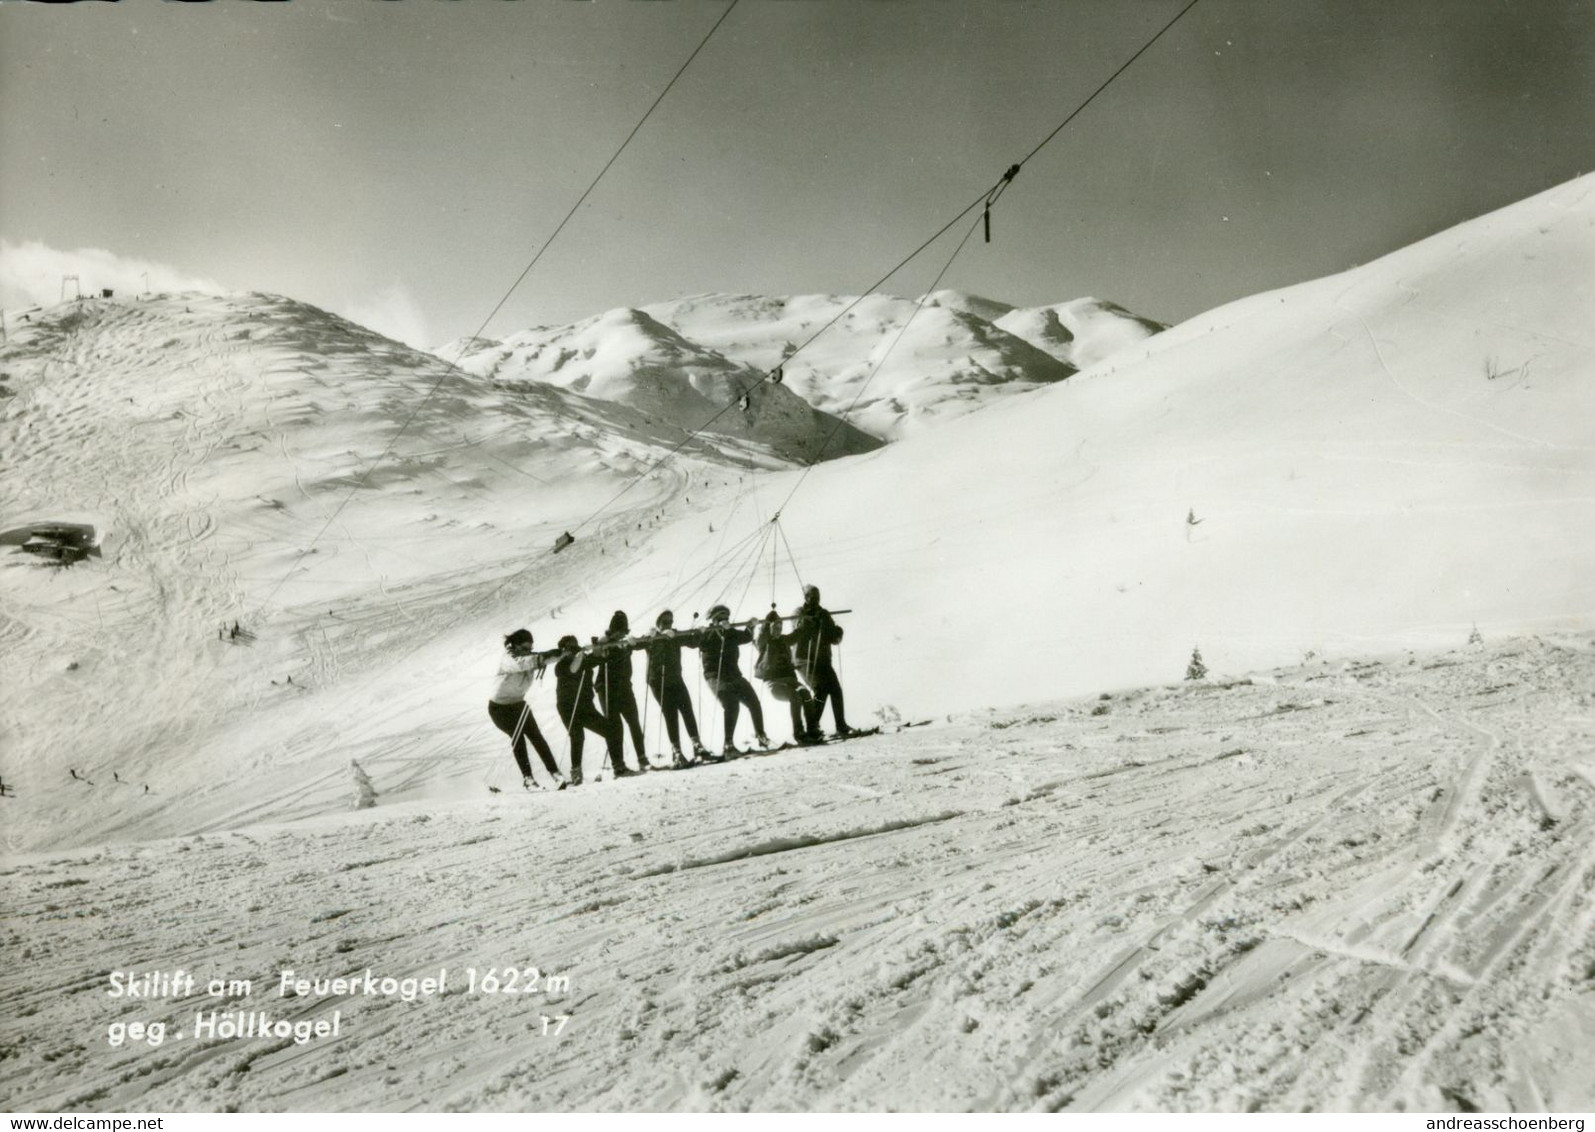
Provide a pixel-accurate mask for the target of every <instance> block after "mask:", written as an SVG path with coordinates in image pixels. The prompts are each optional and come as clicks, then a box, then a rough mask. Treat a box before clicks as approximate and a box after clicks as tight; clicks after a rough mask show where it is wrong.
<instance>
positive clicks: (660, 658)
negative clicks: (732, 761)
mask: <svg viewBox="0 0 1595 1132" xmlns="http://www.w3.org/2000/svg"><path fill="white" fill-rule="evenodd" d="M675 623H676V617H675V614H673V613H671V612H670V610H668V609H667V610H665V611H664V612H663V613H661V614H660V615H659V616H658V617H657V618H655V619H654V631H653V635H652V636H650V637H648V638H647V639H646V641H645V643H644V647H645V648H647V650H648V675H647V683H648V690H649V691H650V692H652V693H653V697H654V700H655V701H657V702H658V704H659V712H660V714H661V715H663V716H664V717H665V732H666V733H667V734H668V735H669V736H670V765H671V766H673V767H681V766H686V765H688V763H687V761H686V759H685V758H683V757H682V754H681V726H680V725H681V724H682V723H685V724H686V725H687V736H688V737H689V738H690V739H691V740H692V754H693V757H694V758H695V759H698V760H703V759H709V758H712V757H713V756H711V755H710V754H709V751H708V749H707V748H706V747H704V745H703V742H702V741H701V740H700V739H699V738H698V720H697V718H696V717H695V716H694V715H693V712H692V697H691V696H689V695H688V694H687V684H686V681H685V680H683V679H682V678H681V650H682V647H683V646H685V645H687V644H692V643H695V642H696V634H691V633H677V632H676V630H675Z"/></svg>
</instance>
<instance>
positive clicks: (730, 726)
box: [698, 605, 770, 757]
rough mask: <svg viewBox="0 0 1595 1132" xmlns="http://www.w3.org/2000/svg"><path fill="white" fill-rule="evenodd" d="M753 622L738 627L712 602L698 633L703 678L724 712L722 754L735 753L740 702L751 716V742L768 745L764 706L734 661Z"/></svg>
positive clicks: (747, 640)
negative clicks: (703, 625)
mask: <svg viewBox="0 0 1595 1132" xmlns="http://www.w3.org/2000/svg"><path fill="white" fill-rule="evenodd" d="M752 625H753V622H752V621H749V622H748V623H747V625H746V626H744V627H742V628H738V627H737V626H735V625H733V624H731V611H730V610H729V609H727V608H726V607H725V606H723V605H716V606H714V607H713V608H712V609H710V610H709V624H708V626H707V627H706V628H704V629H702V630H701V631H700V632H699V637H698V657H699V659H700V660H702V661H703V678H704V679H705V680H707V681H708V682H709V687H710V688H711V689H713V691H714V695H715V698H716V699H717V700H719V701H720V707H721V708H722V709H724V711H725V750H724V751H723V752H722V753H723V754H724V755H725V756H726V757H731V756H734V755H737V754H739V753H740V752H739V751H738V750H737V746H736V742H735V735H736V730H737V717H738V716H739V715H740V713H741V707H742V705H744V704H745V705H747V709H748V714H749V715H751V716H752V717H753V737H754V741H755V742H756V743H758V744H759V746H761V747H768V746H769V745H770V740H769V739H767V738H766V737H765V734H764V709H763V708H761V707H760V706H759V696H758V693H756V692H755V691H754V690H753V685H752V684H749V683H748V678H747V677H746V676H744V675H742V666H741V665H740V664H738V663H737V649H738V648H739V647H740V646H742V645H746V644H751V643H752V642H753V633H752V632H751V631H750V630H751V628H752Z"/></svg>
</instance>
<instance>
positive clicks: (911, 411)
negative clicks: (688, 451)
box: [437, 291, 1162, 455]
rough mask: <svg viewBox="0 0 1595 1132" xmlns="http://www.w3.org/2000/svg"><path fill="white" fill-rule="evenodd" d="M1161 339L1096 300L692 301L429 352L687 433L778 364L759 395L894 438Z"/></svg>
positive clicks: (946, 294)
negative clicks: (708, 407) (792, 400)
mask: <svg viewBox="0 0 1595 1132" xmlns="http://www.w3.org/2000/svg"><path fill="white" fill-rule="evenodd" d="M849 307H851V308H852V309H848V308H849ZM833 322H834V325H828V324H832V323H833ZM1161 329H1162V327H1161V325H1160V324H1158V323H1155V322H1152V321H1151V320H1148V319H1143V318H1140V317H1138V316H1135V315H1132V314H1130V313H1129V312H1128V311H1125V310H1124V309H1123V308H1121V307H1118V306H1115V305H1114V304H1112V303H1103V302H1100V301H1098V300H1096V299H1077V300H1074V301H1073V302H1068V303H1059V304H1056V305H1054V306H1048V307H1035V308H1014V307H1011V306H1008V305H1007V304H1005V303H998V302H995V301H993V300H990V299H985V298H981V297H980V296H976V295H967V294H964V293H962V292H958V291H938V292H936V293H935V294H933V295H927V296H925V297H924V298H923V300H910V299H899V298H894V297H892V296H890V295H882V294H873V295H866V296H863V297H862V298H860V297H857V296H843V295H796V296H791V297H779V296H761V295H696V296H692V297H690V298H684V299H676V300H672V301H670V302H663V303H653V304H649V305H647V306H644V307H642V308H639V309H637V310H624V309H622V310H615V311H608V312H606V313H604V314H601V315H597V316H594V317H593V318H590V319H586V320H583V321H581V322H578V323H573V324H571V325H569V326H557V327H538V328H535V329H531V330H527V331H523V332H521V333H518V334H514V335H511V336H509V337H508V338H506V339H504V340H503V341H502V342H498V341H492V340H486V339H474V340H471V341H464V340H461V341H456V342H453V343H450V344H448V345H446V346H443V347H441V348H440V349H439V350H438V351H437V352H438V354H439V356H441V357H444V358H447V359H450V360H453V359H455V358H459V361H460V365H461V366H462V367H464V368H465V369H467V370H469V371H471V372H472V373H477V374H484V375H485V374H492V375H494V376H496V377H499V378H501V379H506V380H530V381H544V382H550V383H552V384H556V385H560V386H562V387H564V388H569V389H576V390H579V391H582V392H587V393H590V394H591V395H592V396H596V397H605V398H609V399H612V400H616V401H619V402H621V403H623V404H627V405H631V406H632V407H634V408H640V409H643V410H644V411H651V412H655V413H659V414H661V415H665V416H668V417H669V419H672V420H674V421H675V422H676V423H678V424H682V425H684V426H686V427H693V424H694V422H696V421H699V420H702V419H704V417H705V416H706V415H707V414H705V413H704V408H705V406H704V405H703V404H702V403H701V401H700V400H699V398H697V397H694V396H693V393H694V392H697V393H699V394H707V395H708V396H709V398H710V400H711V401H713V402H717V403H719V404H724V403H725V402H726V400H728V399H730V398H734V397H738V396H740V395H741V394H742V392H744V391H746V390H755V389H758V388H759V382H760V381H761V379H762V378H763V377H764V376H765V374H767V373H768V372H770V371H771V370H773V369H774V368H775V367H776V366H781V367H782V369H783V374H784V385H783V387H777V388H772V387H770V386H768V385H766V386H764V387H763V391H764V392H767V393H769V394H771V395H772V396H773V395H776V394H786V393H787V391H788V389H790V390H791V391H795V392H796V393H797V394H799V395H800V396H801V397H802V398H803V399H804V400H805V401H806V402H808V403H809V404H811V405H813V406H815V407H816V408H818V409H822V410H825V411H828V412H832V413H835V414H838V415H841V416H844V417H845V418H846V419H847V420H848V422H849V423H850V424H854V425H857V426H858V427H859V428H860V429H862V430H863V431H864V432H866V433H868V434H871V435H873V436H877V437H882V438H886V439H896V438H899V437H901V436H904V435H908V434H909V433H912V432H915V431H917V430H919V429H920V428H922V427H924V426H926V425H928V424H930V423H933V422H937V421H940V420H945V419H951V418H953V417H957V416H962V415H964V414H966V413H969V412H972V411H974V410H976V409H979V408H981V407H983V406H985V405H987V404H990V403H992V402H994V401H996V400H999V399H1002V398H1006V397H1009V396H1012V395H1014V394H1018V393H1025V392H1029V391H1032V390H1035V389H1039V388H1041V387H1043V386H1045V385H1049V384H1052V383H1054V382H1058V381H1062V380H1064V379H1065V378H1067V377H1069V376H1070V375H1071V374H1073V373H1075V372H1076V371H1077V370H1079V369H1082V368H1084V367H1086V366H1089V365H1093V364H1095V363H1096V362H1098V361H1101V360H1102V359H1103V358H1105V357H1107V356H1109V355H1111V354H1112V353H1114V352H1115V351H1117V350H1121V349H1124V348H1126V347H1128V346H1130V345H1133V344H1135V343H1137V342H1139V341H1141V340H1143V339H1145V338H1146V337H1148V336H1149V335H1151V334H1154V333H1157V332H1158V331H1159V330H1161ZM822 331H823V332H822ZM816 335H818V337H815V336H816ZM757 395H758V394H757V393H756V394H755V396H757ZM848 450H849V451H855V450H858V449H857V448H850V449H848ZM827 454H828V455H829V452H828V453H827Z"/></svg>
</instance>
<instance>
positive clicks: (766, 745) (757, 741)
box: [753, 731, 775, 751]
mask: <svg viewBox="0 0 1595 1132" xmlns="http://www.w3.org/2000/svg"><path fill="white" fill-rule="evenodd" d="M753 742H754V745H755V746H757V747H758V748H759V750H761V751H768V750H770V749H771V748H772V747H774V746H775V744H774V743H772V742H770V737H769V736H768V735H766V734H764V732H762V731H761V732H759V733H758V734H757V735H755V736H754V737H753Z"/></svg>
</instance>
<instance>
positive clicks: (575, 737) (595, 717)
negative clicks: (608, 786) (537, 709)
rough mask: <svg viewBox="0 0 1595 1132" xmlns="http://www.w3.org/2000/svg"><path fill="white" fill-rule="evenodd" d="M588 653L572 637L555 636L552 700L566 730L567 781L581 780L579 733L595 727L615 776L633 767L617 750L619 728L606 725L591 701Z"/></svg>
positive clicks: (577, 782)
mask: <svg viewBox="0 0 1595 1132" xmlns="http://www.w3.org/2000/svg"><path fill="white" fill-rule="evenodd" d="M596 668H597V665H596V664H594V663H593V659H592V657H591V656H590V655H589V654H587V653H585V652H583V651H582V649H581V645H580V644H579V643H578V642H577V640H576V638H575V637H571V636H565V637H561V638H560V639H559V657H558V658H557V659H556V660H555V661H554V679H555V689H554V701H555V703H556V704H558V706H559V718H560V719H561V720H562V721H563V722H564V724H565V730H566V731H568V732H570V784H571V785H572V786H580V785H581V784H582V746H583V734H584V732H587V731H595V732H597V733H598V734H599V735H601V736H602V737H603V740H604V745H605V746H606V747H607V748H608V750H609V762H610V765H611V766H612V767H613V768H614V772H615V777H617V778H624V777H625V776H626V775H628V774H635V773H636V772H635V771H632V770H627V769H626V760H625V758H624V757H623V756H622V754H621V750H620V732H619V731H617V730H616V729H615V728H613V727H611V726H610V725H609V720H607V719H605V718H604V715H603V713H602V712H600V711H599V710H598V705H597V704H595V703H593V682H594V679H595V675H596V673H595V669H596Z"/></svg>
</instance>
